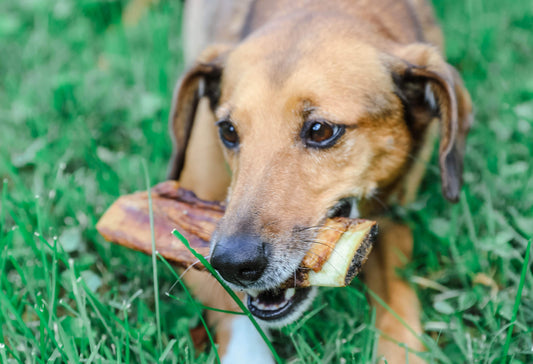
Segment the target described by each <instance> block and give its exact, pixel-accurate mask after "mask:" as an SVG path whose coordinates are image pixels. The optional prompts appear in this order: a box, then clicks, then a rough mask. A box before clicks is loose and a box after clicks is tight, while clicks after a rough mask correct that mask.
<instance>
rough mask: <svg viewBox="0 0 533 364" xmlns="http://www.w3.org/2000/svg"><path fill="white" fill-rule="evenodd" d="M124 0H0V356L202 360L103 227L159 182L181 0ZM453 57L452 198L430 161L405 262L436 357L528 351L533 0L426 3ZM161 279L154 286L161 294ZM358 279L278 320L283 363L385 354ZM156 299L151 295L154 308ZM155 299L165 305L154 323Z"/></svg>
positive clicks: (484, 357) (491, 358)
mask: <svg viewBox="0 0 533 364" xmlns="http://www.w3.org/2000/svg"><path fill="white" fill-rule="evenodd" d="M127 3H128V2H127V1H126V0H122V1H119V0H108V1H104V0H79V1H75V0H20V1H14V0H12V1H9V0H8V1H2V2H0V49H1V53H0V125H1V129H0V130H1V131H0V178H1V180H0V186H1V187H0V189H1V193H0V268H1V270H0V362H2V363H34V362H35V363H42V362H50V363H54V362H55V363H60V362H68V363H79V362H86V363H90V362H95V363H100V362H101V363H105V362H113V363H117V362H118V363H121V362H135V363H137V362H139V363H153V362H157V361H161V362H169V363H212V362H216V351H215V350H214V348H212V347H210V346H207V347H206V348H205V350H203V351H201V350H200V351H195V350H194V347H193V343H192V339H191V336H190V334H189V332H190V329H191V328H194V327H197V326H198V325H200V324H201V322H200V318H199V316H198V307H197V306H195V303H193V302H191V301H190V300H188V298H187V295H186V293H185V291H184V290H183V289H182V288H181V287H180V286H179V285H177V284H176V283H177V282H176V278H175V276H174V274H173V272H172V271H171V270H170V269H168V268H167V267H166V266H165V265H164V264H163V263H162V262H161V261H159V262H158V263H157V273H158V277H157V281H156V282H155V284H154V279H153V274H152V260H151V258H150V257H148V256H144V255H142V254H139V253H135V252H132V251H128V250H126V249H123V248H120V247H117V246H114V245H111V244H109V243H107V242H106V241H104V240H103V239H102V238H101V237H100V236H99V235H98V233H97V232H96V230H95V224H96V221H97V220H98V218H99V217H100V216H101V214H102V213H103V211H104V210H105V208H106V207H107V206H109V205H110V204H111V203H112V202H113V201H114V200H115V199H116V198H117V197H118V196H119V195H121V194H125V193H130V192H133V191H136V190H143V189H146V187H147V186H146V182H145V172H144V169H143V165H146V166H147V173H148V176H149V179H150V183H152V184H154V183H157V182H159V181H162V180H163V179H164V178H165V174H166V162H167V159H168V157H169V154H170V139H169V137H168V135H167V115H168V112H169V106H170V102H169V101H170V97H171V94H172V88H173V85H174V82H175V80H176V79H177V78H178V76H179V74H180V72H181V71H182V68H183V64H182V53H181V48H182V45H181V40H180V27H181V23H180V19H181V11H182V9H181V2H179V1H170V0H159V1H155V2H153V4H152V5H151V6H150V7H149V8H148V9H147V11H146V12H145V13H143V14H140V15H139V17H138V18H137V19H133V20H130V21H128V22H123V20H122V14H123V13H125V12H126V9H127ZM434 3H435V6H436V9H437V13H438V16H439V18H440V19H441V21H442V24H443V28H444V31H445V34H446V37H447V46H446V49H447V56H448V59H449V61H450V63H452V64H453V65H454V66H456V67H457V68H458V70H459V71H460V72H461V74H462V75H463V78H464V80H465V83H466V85H467V87H468V89H469V90H470V92H471V94H472V97H473V100H474V104H475V107H476V118H475V125H474V127H473V130H472V132H471V134H470V137H469V140H468V146H467V152H466V160H465V174H464V180H465V186H464V188H463V191H462V195H461V201H460V202H459V203H458V204H456V205H451V204H449V203H447V202H445V201H444V199H443V198H442V197H441V195H440V184H439V176H438V168H437V167H436V166H437V160H436V158H435V156H434V158H433V159H432V161H431V165H430V166H429V168H428V171H429V173H428V175H427V177H426V179H425V181H424V187H423V189H422V191H421V193H420V196H419V198H418V200H417V201H416V203H414V204H413V205H412V206H410V207H409V208H406V209H398V211H397V213H398V214H400V215H402V216H403V217H404V219H405V220H406V221H407V222H408V223H409V224H410V225H411V226H412V228H413V229H414V232H415V240H416V241H415V257H414V260H413V262H412V263H410V264H409V265H408V267H407V268H406V269H404V270H403V271H402V272H401V274H402V275H403V276H404V277H405V278H406V279H407V280H408V281H409V282H410V283H411V284H412V285H413V287H415V288H416V290H417V292H418V294H419V297H420V299H421V302H422V306H423V315H422V321H423V325H424V328H425V330H426V331H425V332H426V341H427V342H428V343H429V344H430V345H429V349H428V352H427V353H426V354H425V356H426V358H427V359H428V360H429V361H432V362H436V363H440V362H443V363H493V362H497V363H508V362H511V363H531V362H533V275H532V268H531V262H532V260H533V258H530V259H529V261H526V259H525V257H526V252H527V244H528V241H530V240H531V237H532V236H533V167H532V163H531V160H532V158H533V69H532V66H531V65H532V64H533V3H531V2H530V1H526V0H523V1H514V2H502V1H496V0H487V1H480V0H465V1H464V2H456V1H454V2H451V1H444V0H435V1H434ZM154 287H157V290H155V292H157V291H158V292H159V295H155V294H154ZM367 297H368V292H367V291H366V287H365V285H364V283H363V282H361V281H358V280H356V281H355V282H354V283H353V284H352V286H351V287H348V288H344V289H323V290H322V291H321V294H320V295H319V296H318V298H317V299H316V301H315V302H314V305H313V307H312V309H311V310H310V311H309V313H308V314H307V315H306V316H305V317H304V318H303V319H302V320H300V321H298V322H296V323H295V324H293V325H290V326H289V327H286V328H284V329H282V330H279V331H276V332H274V335H273V337H272V341H273V343H274V345H275V347H276V350H277V351H278V353H279V355H280V356H282V357H283V358H286V359H287V361H288V362H291V363H326V362H329V363H339V362H346V363H352V362H353V363H367V362H370V361H375V360H376V359H377V357H376V353H375V344H376V341H375V338H376V335H377V331H376V329H375V326H374V319H375V317H374V311H373V310H372V308H371V307H370V306H369V304H368V299H367ZM156 303H157V304H158V305H156ZM156 306H158V307H159V314H160V317H161V319H160V320H157V317H156Z"/></svg>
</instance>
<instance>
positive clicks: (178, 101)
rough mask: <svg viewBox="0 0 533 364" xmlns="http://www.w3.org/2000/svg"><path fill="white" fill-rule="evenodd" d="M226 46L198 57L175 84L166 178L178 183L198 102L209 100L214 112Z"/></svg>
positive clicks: (204, 52)
mask: <svg viewBox="0 0 533 364" xmlns="http://www.w3.org/2000/svg"><path fill="white" fill-rule="evenodd" d="M228 49H229V46H226V45H214V46H211V47H209V48H207V49H206V50H205V51H203V52H202V54H201V55H200V56H199V57H198V59H197V61H196V62H195V64H194V65H193V66H192V67H191V68H190V69H189V70H188V71H187V72H186V73H185V74H184V75H183V76H182V77H181V79H180V80H179V81H178V82H177V84H176V87H175V89H174V95H173V97H172V109H171V111H170V117H169V127H170V134H171V136H172V141H173V150H172V158H171V161H170V165H169V172H168V176H167V177H168V178H169V179H173V180H178V179H179V178H180V174H181V171H182V169H183V165H184V163H185V153H186V150H187V145H188V143H189V138H190V136H191V131H192V127H193V123H194V119H195V117H196V110H197V108H198V103H199V101H200V99H201V98H202V97H208V98H209V102H210V105H211V109H214V108H215V106H216V104H217V103H218V99H219V97H220V87H219V86H220V80H221V77H222V69H223V58H224V56H225V54H226V53H227V51H228Z"/></svg>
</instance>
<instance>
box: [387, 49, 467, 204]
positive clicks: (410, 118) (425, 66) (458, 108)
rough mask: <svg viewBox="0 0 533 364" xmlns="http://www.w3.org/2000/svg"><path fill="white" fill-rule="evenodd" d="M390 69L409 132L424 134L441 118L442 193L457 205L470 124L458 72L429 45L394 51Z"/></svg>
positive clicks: (463, 90) (464, 91)
mask: <svg viewBox="0 0 533 364" xmlns="http://www.w3.org/2000/svg"><path fill="white" fill-rule="evenodd" d="M390 66H391V68H392V74H393V80H394V82H395V84H396V87H397V90H396V92H397V94H398V96H399V97H400V98H401V99H402V101H403V103H404V106H405V108H406V110H405V111H406V119H407V120H406V121H407V123H408V124H409V127H410V128H411V130H412V132H413V133H416V134H418V135H419V136H420V135H423V134H421V133H423V132H424V130H425V128H426V127H427V126H428V125H429V123H430V122H431V120H432V119H433V118H435V117H437V118H439V119H440V135H441V136H440V145H439V165H440V170H441V180H442V192H443V194H444V196H445V197H446V198H447V199H448V200H450V201H453V202H456V201H458V199H459V193H460V190H461V185H462V172H463V156H464V148H465V141H466V136H467V134H468V131H469V129H470V126H471V124H472V101H471V99H470V95H469V94H468V91H467V90H466V88H465V87H464V85H463V82H462V80H461V77H460V76H459V74H458V73H457V71H456V70H455V69H454V68H453V67H452V66H450V65H449V64H448V63H446V62H445V61H444V59H443V57H442V56H441V54H440V52H439V51H438V50H437V49H436V48H434V47H432V46H430V45H426V44H412V45H408V46H402V47H399V48H397V49H395V50H394V61H392V62H391V63H390Z"/></svg>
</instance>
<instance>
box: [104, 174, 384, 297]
mask: <svg viewBox="0 0 533 364" xmlns="http://www.w3.org/2000/svg"><path fill="white" fill-rule="evenodd" d="M152 210H153V216H154V233H155V234H154V235H155V245H156V250H157V251H158V252H159V253H160V254H161V255H162V256H163V257H164V258H165V259H167V260H169V261H172V262H174V263H176V264H178V265H180V266H182V267H184V268H187V267H190V266H192V267H193V268H195V269H199V270H204V269H205V267H204V266H203V265H202V264H200V263H198V262H197V259H196V258H195V257H194V256H193V255H192V253H190V252H189V250H187V248H185V246H183V244H182V243H181V242H180V241H179V240H178V239H177V238H175V237H174V236H173V235H172V234H171V231H172V230H173V229H177V230H178V231H179V232H180V233H182V234H183V236H184V237H185V238H186V239H187V240H188V241H189V244H190V245H191V247H192V248H194V249H195V250H196V251H197V252H198V253H200V254H202V255H203V256H208V254H209V239H210V237H211V234H212V233H213V231H214V230H215V227H216V224H217V222H218V220H219V219H220V218H221V217H222V216H223V215H224V206H223V205H222V204H220V203H218V202H209V201H203V200H200V199H198V198H197V197H196V196H195V195H194V194H193V193H192V192H190V191H187V190H185V189H182V188H179V185H178V183H177V182H175V181H167V182H163V183H160V184H158V185H156V186H155V187H153V188H152ZM96 228H97V229H98V231H99V232H100V234H101V235H102V236H103V237H104V238H105V239H106V240H108V241H112V242H114V243H117V244H120V245H123V246H126V247H128V248H131V249H135V250H138V251H141V252H144V253H146V254H151V252H152V238H151V230H150V214H149V205H148V193H147V192H137V193H134V194H131V195H125V196H121V197H120V198H119V199H117V201H115V202H114V203H113V205H111V207H109V209H108V210H107V211H106V212H105V213H104V215H103V216H102V217H101V218H100V221H98V224H97V225H96ZM376 233H377V225H376V223H375V222H373V221H369V220H361V219H348V218H334V219H328V220H327V221H326V223H325V224H324V226H323V227H322V228H321V229H320V231H319V232H318V234H317V236H316V239H315V241H316V243H315V244H312V245H311V247H310V249H309V251H308V253H307V254H306V255H305V257H304V259H303V260H302V263H301V267H300V269H299V270H298V272H297V274H296V276H295V277H293V278H291V279H290V280H289V281H287V283H286V285H287V286H289V285H290V286H293V287H294V286H297V287H305V286H311V285H312V286H331V287H342V286H345V285H347V284H349V283H350V282H351V280H352V279H353V278H354V277H355V276H356V275H357V273H359V271H360V269H361V267H362V265H363V264H364V262H365V261H366V259H367V257H368V254H369V253H370V251H371V249H372V245H373V243H374V240H375V237H376Z"/></svg>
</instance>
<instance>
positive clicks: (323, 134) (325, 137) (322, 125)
mask: <svg viewBox="0 0 533 364" xmlns="http://www.w3.org/2000/svg"><path fill="white" fill-rule="evenodd" d="M344 130H345V128H344V125H337V124H331V123H328V122H327V121H323V120H318V121H317V120H313V121H307V122H306V123H305V124H304V126H303V128H302V132H301V138H302V140H303V141H304V143H305V145H306V146H308V147H311V148H329V147H331V146H333V145H334V144H335V142H336V141H337V140H338V139H339V138H340V137H341V135H342V134H344Z"/></svg>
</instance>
